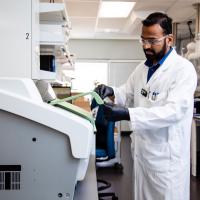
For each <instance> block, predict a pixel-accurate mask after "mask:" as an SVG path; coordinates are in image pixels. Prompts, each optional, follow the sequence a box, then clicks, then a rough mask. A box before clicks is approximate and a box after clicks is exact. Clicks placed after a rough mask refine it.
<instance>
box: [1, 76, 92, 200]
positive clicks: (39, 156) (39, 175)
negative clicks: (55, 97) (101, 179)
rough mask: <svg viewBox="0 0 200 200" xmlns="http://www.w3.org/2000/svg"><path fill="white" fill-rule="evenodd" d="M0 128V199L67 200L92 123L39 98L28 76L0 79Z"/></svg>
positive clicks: (84, 160) (82, 168) (81, 168)
mask: <svg viewBox="0 0 200 200" xmlns="http://www.w3.org/2000/svg"><path fill="white" fill-rule="evenodd" d="M0 127H1V129H0V199H2V200H6V199H9V200H22V199H24V200H25V199H28V200H56V199H59V200H60V199H62V200H72V199H73V196H74V191H75V186H76V183H77V181H79V180H83V179H84V177H85V174H86V171H87V167H88V161H89V157H90V153H91V150H92V145H93V139H94V130H93V126H92V124H91V123H90V122H89V121H88V120H86V119H84V118H82V117H80V116H77V115H75V114H73V113H71V112H68V111H66V110H63V109H62V108H58V107H54V106H51V105H49V104H47V103H45V102H43V100H42V98H41V96H40V94H39V92H38V90H37V88H36V86H35V84H34V82H33V81H32V80H31V79H26V78H0Z"/></svg>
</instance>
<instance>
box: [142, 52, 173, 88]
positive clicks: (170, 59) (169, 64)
mask: <svg viewBox="0 0 200 200" xmlns="http://www.w3.org/2000/svg"><path fill="white" fill-rule="evenodd" d="M176 56H177V53H176V51H175V49H172V50H171V53H170V54H169V55H168V56H167V58H166V59H165V62H164V63H163V64H162V66H160V67H159V68H158V69H157V70H156V71H155V73H154V74H153V75H152V77H151V78H150V80H149V81H148V83H147V85H150V84H151V83H152V82H153V81H154V80H155V79H157V78H158V77H160V76H161V74H162V73H164V72H165V71H166V70H168V69H169V68H170V67H173V63H174V59H175V57H176ZM145 68H146V71H148V69H149V67H147V66H145ZM146 76H147V75H146ZM146 78H147V77H145V81H146Z"/></svg>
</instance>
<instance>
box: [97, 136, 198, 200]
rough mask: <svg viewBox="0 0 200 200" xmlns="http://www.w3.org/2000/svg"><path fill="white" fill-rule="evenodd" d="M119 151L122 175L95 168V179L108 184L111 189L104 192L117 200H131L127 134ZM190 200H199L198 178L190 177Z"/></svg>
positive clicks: (115, 171)
mask: <svg viewBox="0 0 200 200" xmlns="http://www.w3.org/2000/svg"><path fill="white" fill-rule="evenodd" d="M121 150H122V154H123V155H127V156H126V157H122V158H121V161H122V164H123V167H124V169H123V174H122V173H120V172H119V171H118V170H116V169H114V168H113V167H110V168H109V167H107V168H97V178H98V179H104V180H106V181H108V182H110V183H111V184H112V185H111V188H109V189H107V190H105V191H109V192H110V191H112V192H115V194H116V196H118V199H119V200H131V196H132V194H131V191H132V189H131V180H132V178H131V177H132V174H131V173H132V172H131V171H132V169H131V166H132V158H131V152H130V137H129V135H127V134H123V135H122V141H121ZM190 185H191V187H190V200H200V178H196V177H191V183H190Z"/></svg>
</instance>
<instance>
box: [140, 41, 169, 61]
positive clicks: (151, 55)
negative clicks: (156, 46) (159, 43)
mask: <svg viewBox="0 0 200 200" xmlns="http://www.w3.org/2000/svg"><path fill="white" fill-rule="evenodd" d="M166 50H167V44H166V41H165V43H164V45H163V47H162V49H161V50H160V51H159V52H157V53H156V52H155V51H154V50H153V49H143V51H144V54H145V56H146V58H147V60H149V61H151V62H152V63H157V62H159V61H160V60H161V59H162V58H163V57H164V55H165V53H166Z"/></svg>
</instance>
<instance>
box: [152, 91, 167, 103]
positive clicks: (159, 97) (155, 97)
mask: <svg viewBox="0 0 200 200" xmlns="http://www.w3.org/2000/svg"><path fill="white" fill-rule="evenodd" d="M167 96H168V93H167V92H161V93H156V92H153V93H151V94H150V95H149V98H148V100H149V103H150V104H151V105H152V106H161V105H163V104H164V103H165V101H166V99H167Z"/></svg>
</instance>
